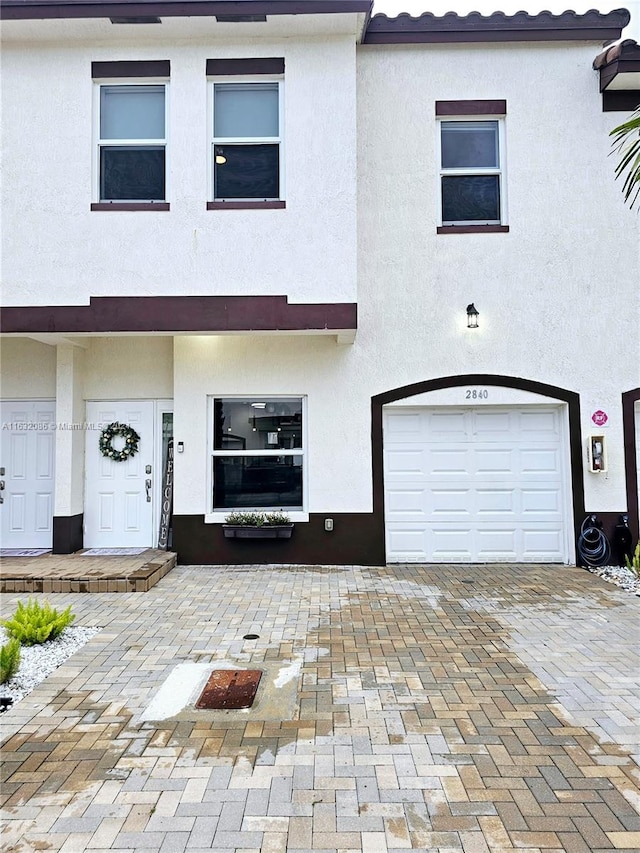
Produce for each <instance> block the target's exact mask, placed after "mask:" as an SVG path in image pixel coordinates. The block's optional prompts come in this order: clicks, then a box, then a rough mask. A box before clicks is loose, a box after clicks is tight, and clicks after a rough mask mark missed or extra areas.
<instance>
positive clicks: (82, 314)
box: [0, 296, 358, 334]
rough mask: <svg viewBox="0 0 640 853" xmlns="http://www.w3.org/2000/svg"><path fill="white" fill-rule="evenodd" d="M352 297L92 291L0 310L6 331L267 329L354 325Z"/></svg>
mask: <svg viewBox="0 0 640 853" xmlns="http://www.w3.org/2000/svg"><path fill="white" fill-rule="evenodd" d="M357 327H358V326H357V305H356V304H355V303H353V302H327V303H317V304H307V303H303V304H295V305H292V304H290V303H289V301H288V299H287V297H286V296H96V297H92V298H91V300H90V303H89V305H36V306H28V307H5V308H3V309H1V310H0V328H1V329H2V331H3V332H4V333H6V334H30V333H35V332H52V333H62V332H65V333H67V334H71V333H73V334H82V333H89V334H103V333H109V332H111V333H116V332H139V333H145V332H148V333H151V332H167V333H174V332H175V333H179V332H252V331H255V332H272V331H287V332H295V331H323V330H336V331H342V330H355V329H357Z"/></svg>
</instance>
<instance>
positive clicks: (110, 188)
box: [100, 145, 165, 201]
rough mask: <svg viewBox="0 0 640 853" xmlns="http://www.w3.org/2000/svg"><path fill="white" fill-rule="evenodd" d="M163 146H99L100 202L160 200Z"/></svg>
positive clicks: (162, 199) (162, 175) (161, 193)
mask: <svg viewBox="0 0 640 853" xmlns="http://www.w3.org/2000/svg"><path fill="white" fill-rule="evenodd" d="M164 186H165V185H164V147H163V146H160V145H150V146H146V147H139V146H135V147H134V146H122V145H114V146H113V147H108V148H101V149H100V198H101V199H102V200H103V201H111V200H113V201H116V200H118V201H164V197H165V195H164Z"/></svg>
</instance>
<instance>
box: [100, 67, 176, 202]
mask: <svg viewBox="0 0 640 853" xmlns="http://www.w3.org/2000/svg"><path fill="white" fill-rule="evenodd" d="M91 71H92V74H93V77H94V80H95V81H96V89H97V92H96V111H97V131H96V134H97V140H96V145H97V158H96V171H97V177H96V180H97V202H95V203H94V204H92V205H91V209H92V210H168V204H167V186H166V175H167V164H166V153H167V117H166V112H167V109H166V101H167V82H166V80H164V79H162V78H166V77H167V76H168V74H169V71H170V65H169V62H168V61H167V60H153V61H140V62H138V61H123V62H120V61H118V62H93V63H92V66H91Z"/></svg>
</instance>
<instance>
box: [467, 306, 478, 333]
mask: <svg viewBox="0 0 640 853" xmlns="http://www.w3.org/2000/svg"><path fill="white" fill-rule="evenodd" d="M467 328H468V329H477V328H478V309H477V308H476V306H475V305H474V304H473V302H471V303H470V304H469V305H467Z"/></svg>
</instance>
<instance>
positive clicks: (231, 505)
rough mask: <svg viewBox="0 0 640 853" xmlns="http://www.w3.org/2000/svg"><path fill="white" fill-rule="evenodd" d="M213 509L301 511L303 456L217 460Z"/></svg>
mask: <svg viewBox="0 0 640 853" xmlns="http://www.w3.org/2000/svg"><path fill="white" fill-rule="evenodd" d="M213 508H214V509H242V508H251V509H254V508H260V509H302V456H214V457H213Z"/></svg>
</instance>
